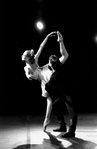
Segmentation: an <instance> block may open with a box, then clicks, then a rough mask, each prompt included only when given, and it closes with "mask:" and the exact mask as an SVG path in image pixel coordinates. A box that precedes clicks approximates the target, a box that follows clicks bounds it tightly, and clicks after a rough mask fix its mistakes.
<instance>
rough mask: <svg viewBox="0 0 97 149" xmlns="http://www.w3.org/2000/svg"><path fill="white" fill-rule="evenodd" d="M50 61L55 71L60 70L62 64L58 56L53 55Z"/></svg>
mask: <svg viewBox="0 0 97 149" xmlns="http://www.w3.org/2000/svg"><path fill="white" fill-rule="evenodd" d="M49 60H50V63H51V64H52V67H53V69H54V70H57V69H59V67H60V64H61V63H60V61H59V58H58V57H57V56H56V55H51V56H50V57H49Z"/></svg>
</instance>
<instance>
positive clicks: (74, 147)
mask: <svg viewBox="0 0 97 149" xmlns="http://www.w3.org/2000/svg"><path fill="white" fill-rule="evenodd" d="M45 133H46V134H47V135H48V136H49V139H45V138H44V139H43V144H34V145H33V144H26V145H21V146H18V147H16V148H14V149H41V148H42V149H97V144H95V143H93V142H90V141H86V140H83V139H81V138H76V137H74V138H68V139H65V138H64V139H63V138H61V134H60V135H58V136H57V137H58V138H60V139H62V141H59V140H58V139H57V137H55V136H54V135H52V134H51V133H50V132H45ZM64 140H65V141H66V140H67V141H68V142H70V143H71V145H70V146H68V147H64V146H63V145H62V142H64Z"/></svg>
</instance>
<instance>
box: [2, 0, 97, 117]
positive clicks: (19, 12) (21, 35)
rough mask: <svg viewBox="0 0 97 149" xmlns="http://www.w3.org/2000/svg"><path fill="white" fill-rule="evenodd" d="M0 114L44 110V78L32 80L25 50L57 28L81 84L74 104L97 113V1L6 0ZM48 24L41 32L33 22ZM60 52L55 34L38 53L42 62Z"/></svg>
mask: <svg viewBox="0 0 97 149" xmlns="http://www.w3.org/2000/svg"><path fill="white" fill-rule="evenodd" d="M2 19H3V20H2V28H1V30H2V34H1V35H2V48H0V49H1V58H0V60H1V77H0V79H1V81H0V82H1V83H0V84H1V97H0V101H1V104H0V107H1V108H0V111H1V114H32V115H33V114H43V115H44V113H45V108H46V100H45V98H43V97H41V88H40V83H39V82H37V81H34V80H33V81H29V80H28V79H27V78H26V76H25V73H24V70H23V67H24V66H25V64H24V62H22V61H21V55H22V54H23V52H24V51H25V50H28V49H34V51H35V53H36V52H37V50H38V47H39V45H40V44H41V42H42V41H43V39H44V38H45V37H46V35H47V34H48V33H50V32H52V31H55V30H59V31H60V32H61V33H62V35H63V38H64V44H65V47H66V49H67V51H68V53H69V55H70V58H71V59H70V61H71V70H72V72H73V74H75V83H76V85H77V89H78V92H77V94H76V95H77V98H75V100H76V105H77V111H78V112H80V113H83V112H85V113H92V112H97V77H96V76H97V41H96V40H95V37H96V36H97V1H96V0H93V1H85V0H79V1H72V0H71V1H64V0H32V1H31V2H30V1H23V2H17V1H11V2H9V1H7V2H4V3H3V4H2ZM39 19H41V20H42V21H43V22H44V24H45V28H44V30H43V31H41V32H40V31H39V30H38V29H37V28H36V27H35V22H36V21H38V20H39ZM55 53H56V54H58V55H59V56H60V54H59V44H58V43H57V42H56V40H55V38H54V37H52V38H50V39H49V40H48V42H47V44H46V46H45V48H44V49H43V52H42V54H41V56H40V58H39V64H40V65H41V66H42V65H44V64H46V63H47V62H48V57H49V56H50V54H55Z"/></svg>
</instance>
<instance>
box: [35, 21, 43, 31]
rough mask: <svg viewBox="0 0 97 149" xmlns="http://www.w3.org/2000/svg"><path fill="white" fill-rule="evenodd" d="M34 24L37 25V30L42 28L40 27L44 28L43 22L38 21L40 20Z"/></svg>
mask: <svg viewBox="0 0 97 149" xmlns="http://www.w3.org/2000/svg"><path fill="white" fill-rule="evenodd" d="M36 26H37V28H38V29H39V30H42V29H43V28H44V25H43V23H42V22H40V21H38V22H37V24H36Z"/></svg>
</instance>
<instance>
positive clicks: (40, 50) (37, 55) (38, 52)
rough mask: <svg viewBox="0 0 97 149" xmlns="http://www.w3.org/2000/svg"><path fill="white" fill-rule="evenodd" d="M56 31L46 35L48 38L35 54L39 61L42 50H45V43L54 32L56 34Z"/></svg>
mask: <svg viewBox="0 0 97 149" xmlns="http://www.w3.org/2000/svg"><path fill="white" fill-rule="evenodd" d="M54 33H55V32H51V33H50V34H48V35H47V36H46V38H45V39H44V40H43V42H42V43H41V45H40V47H39V50H38V51H37V53H36V54H35V59H36V60H37V61H38V58H39V56H40V54H41V52H42V50H43V48H44V46H45V44H46V42H47V40H48V38H49V37H50V36H51V35H52V34H54Z"/></svg>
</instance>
